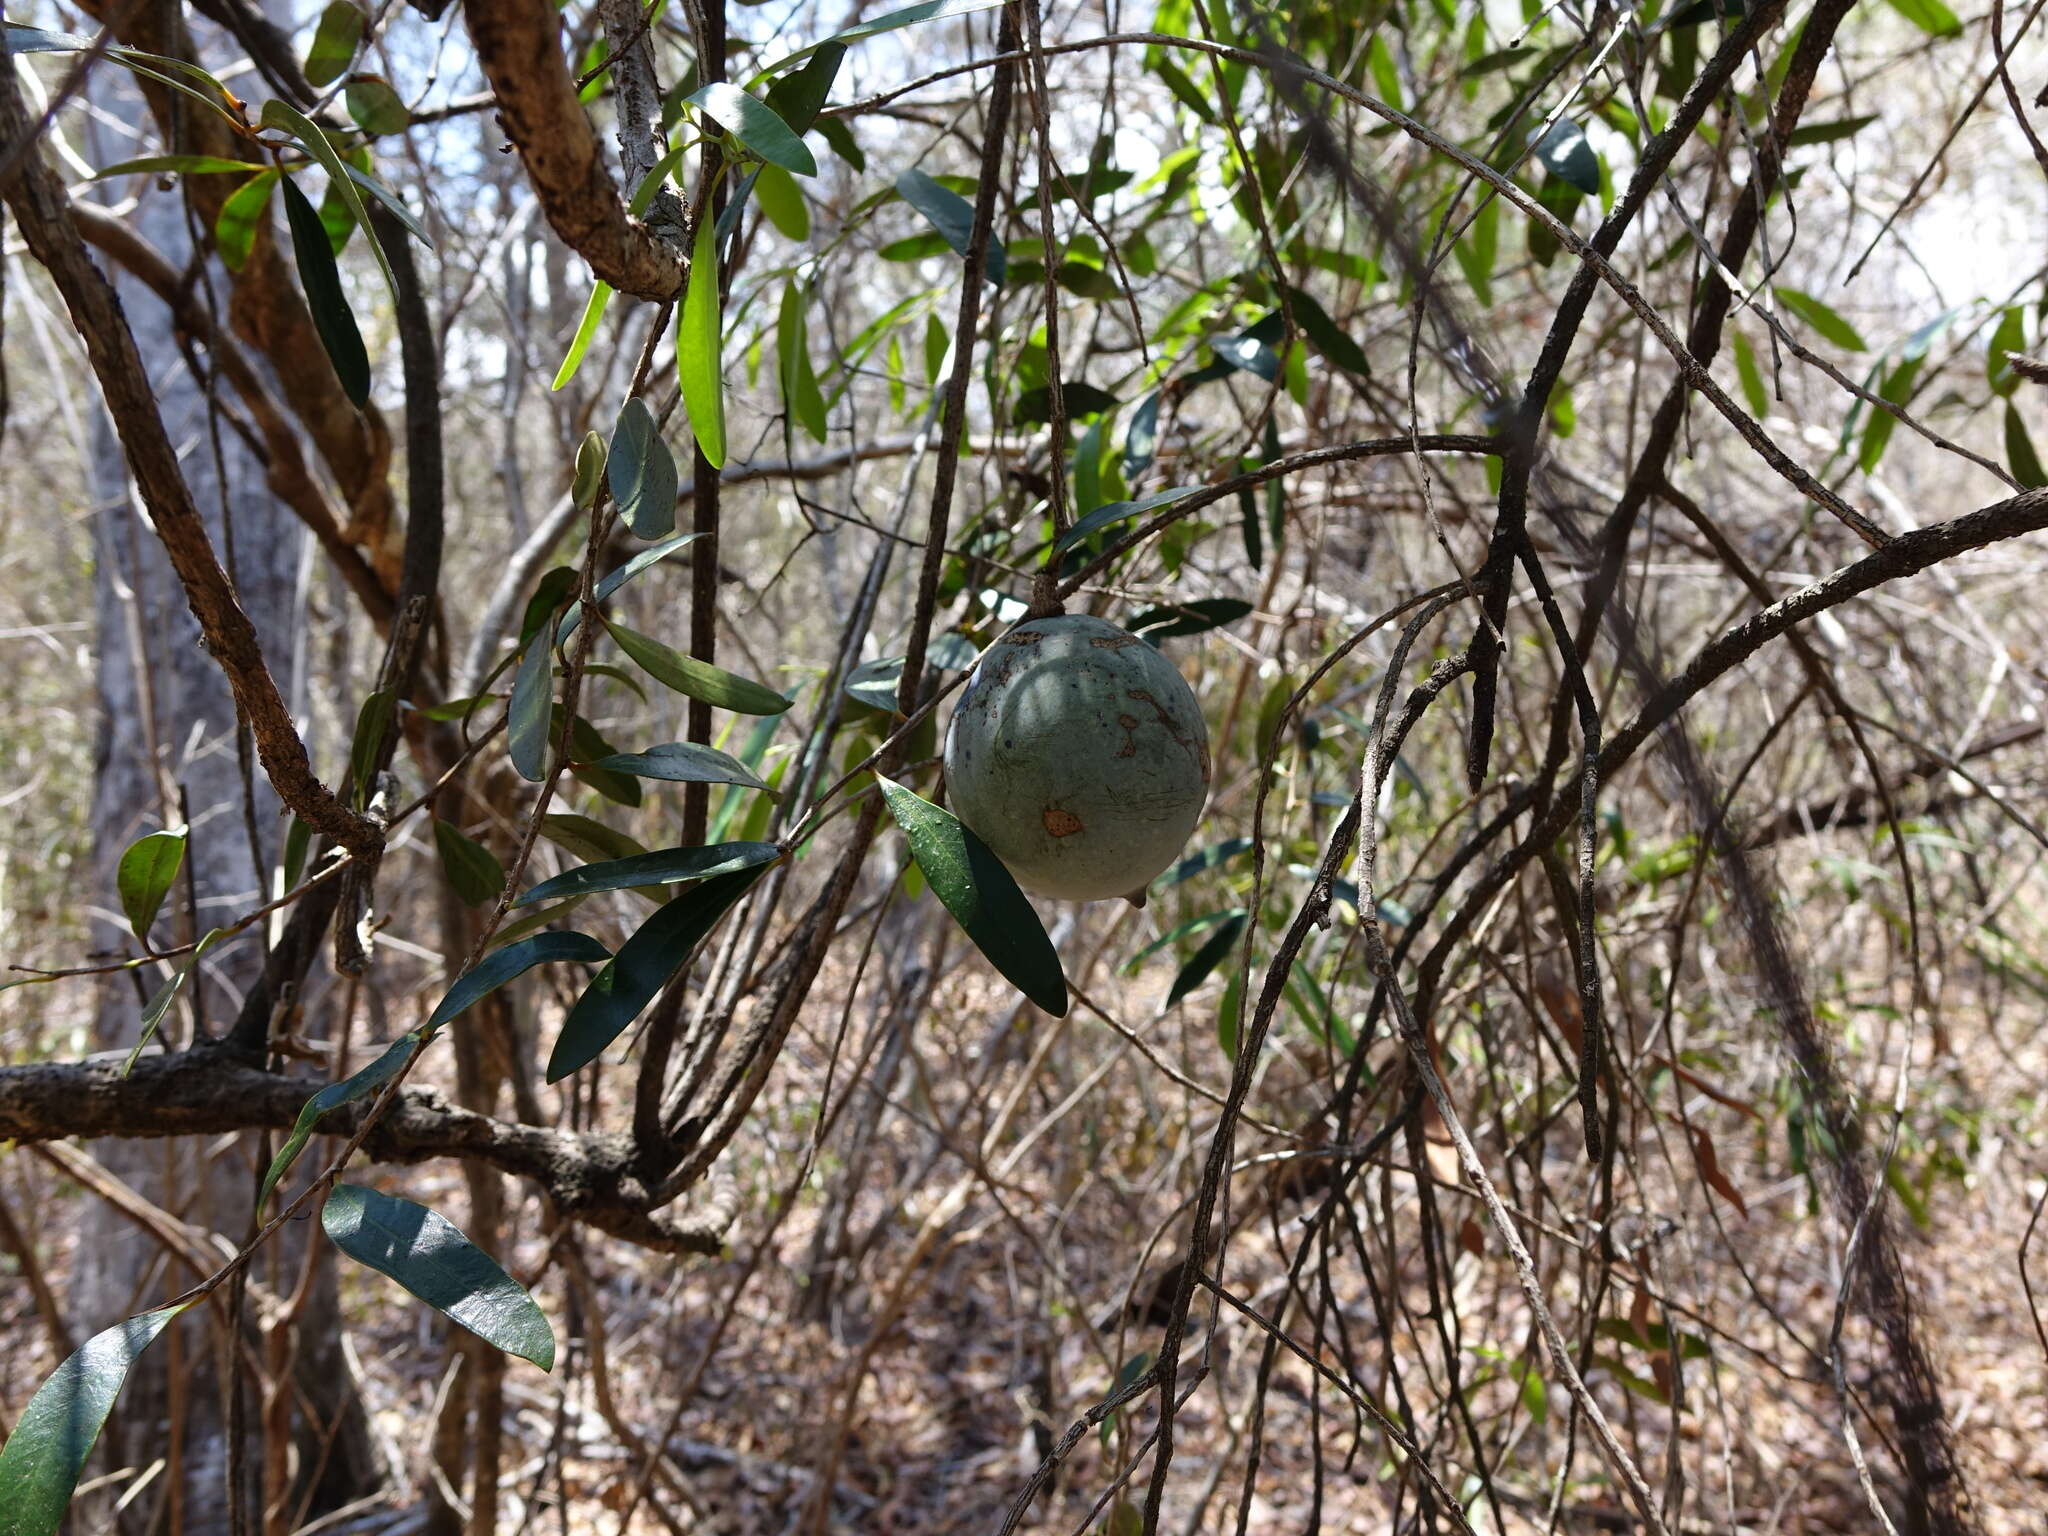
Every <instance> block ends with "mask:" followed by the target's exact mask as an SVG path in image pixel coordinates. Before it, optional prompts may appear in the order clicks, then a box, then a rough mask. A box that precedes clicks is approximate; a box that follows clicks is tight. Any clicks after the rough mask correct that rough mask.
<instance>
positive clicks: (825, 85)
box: [766, 42, 846, 133]
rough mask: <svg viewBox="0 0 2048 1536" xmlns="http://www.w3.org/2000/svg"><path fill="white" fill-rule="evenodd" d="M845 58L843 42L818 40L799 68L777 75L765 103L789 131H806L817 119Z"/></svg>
mask: <svg viewBox="0 0 2048 1536" xmlns="http://www.w3.org/2000/svg"><path fill="white" fill-rule="evenodd" d="M845 58H846V44H845V43H843V42H825V43H820V44H819V45H818V49H817V52H815V53H813V54H812V55H811V56H810V57H809V58H808V59H806V60H805V61H804V67H803V68H802V69H799V70H796V71H794V72H792V73H790V74H787V75H782V76H780V77H779V78H777V80H776V81H775V83H774V84H773V85H771V86H769V87H768V95H767V98H766V99H767V102H768V105H769V106H770V107H772V108H773V109H774V111H775V114H776V116H778V117H780V118H781V119H782V120H783V121H784V122H785V123H787V124H788V125H789V131H790V132H791V133H808V132H810V130H811V128H812V126H813V125H814V124H815V123H816V122H817V121H818V114H819V113H820V112H822V111H823V110H824V109H825V98H826V97H827V96H829V95H830V94H831V92H832V82H833V81H835V80H837V79H838V78H839V65H840V63H841V62H842V61H843V60H844V59H845Z"/></svg>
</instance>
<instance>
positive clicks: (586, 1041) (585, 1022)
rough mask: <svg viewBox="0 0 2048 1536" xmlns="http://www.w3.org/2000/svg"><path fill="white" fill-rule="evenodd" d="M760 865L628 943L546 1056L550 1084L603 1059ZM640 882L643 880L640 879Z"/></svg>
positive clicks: (667, 912)
mask: <svg viewBox="0 0 2048 1536" xmlns="http://www.w3.org/2000/svg"><path fill="white" fill-rule="evenodd" d="M763 867H764V865H762V864H757V865H754V866H752V867H751V868H745V869H739V870H735V871H733V872H732V873H730V874H723V875H716V876H713V877H712V878H710V879H708V880H706V881H705V882H704V883H703V884H702V885H698V886H694V887H692V888H691V889H690V890H689V891H687V892H686V893H684V894H683V895H681V896H678V897H677V898H676V899H675V900H674V901H671V902H669V903H668V904H667V905H666V906H664V907H663V908H661V910H660V911H658V912H656V913H655V914H654V915H653V916H652V917H650V918H648V919H647V921H646V922H644V923H642V924H641V925H640V928H639V930H638V931H637V932H636V933H635V934H634V935H633V937H631V938H630V939H628V940H626V942H625V943H624V944H622V945H620V946H619V952H618V954H617V955H616V956H614V957H613V959H612V962H611V964H609V965H607V966H606V967H605V968H604V969H603V970H601V971H599V972H598V973H597V975H596V976H595V977H594V978H592V980H591V983H590V985H589V986H588V987H585V988H584V989H583V995H582V996H581V997H579V998H577V999H576V1006H575V1007H574V1008H571V1009H570V1010H569V1017H568V1018H566V1019H564V1020H563V1021H562V1033H561V1034H560V1036H559V1037H557V1039H556V1040H555V1048H554V1051H553V1053H552V1054H550V1055H549V1057H548V1081H549V1082H551V1083H559V1082H560V1081H561V1080H562V1079H563V1078H565V1077H567V1076H568V1075H569V1074H570V1073H572V1072H576V1071H579V1070H581V1069H582V1068H584V1067H586V1066H588V1065H589V1064H590V1063H591V1062H593V1061H595V1060H596V1059H597V1058H598V1057H599V1056H600V1055H602V1054H603V1052H604V1049H605V1047H607V1046H608V1045H610V1044H611V1043H612V1042H613V1041H614V1040H616V1039H618V1037H619V1035H620V1034H621V1033H623V1032H624V1030H625V1028H626V1026H627V1025H628V1024H631V1023H632V1022H633V1020H634V1019H636V1018H638V1017H639V1015H640V1010H641V1009H642V1008H645V1007H646V1006H647V1005H648V1003H649V1002H651V1001H652V1000H653V998H654V994H655V993H657V992H659V991H660V990H661V989H662V988H663V987H664V986H666V985H667V984H668V979H669V977H671V976H673V975H674V974H675V973H676V971H677V970H678V969H679V968H680V967H681V966H682V965H683V964H684V963H685V962H686V961H687V960H688V959H689V958H690V953H691V951H692V950H694V949H695V948H696V947H697V945H698V944H699V943H701V942H702V941H703V939H704V936H705V935H706V934H708V933H710V932H711V930H712V928H713V927H714V926H715V925H716V924H717V922H718V920H719V919H720V918H721V917H723V916H725V914H726V912H727V910H728V909H730V908H731V906H732V904H733V903H734V902H736V901H738V900H739V899H740V897H741V896H743V895H745V894H746V892H747V890H748V889H749V888H750V887H751V886H752V885H753V883H754V882H755V881H756V880H758V879H760V878H761V872H762V869H763ZM643 878H644V877H643Z"/></svg>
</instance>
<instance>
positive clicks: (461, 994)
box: [425, 933, 612, 1034]
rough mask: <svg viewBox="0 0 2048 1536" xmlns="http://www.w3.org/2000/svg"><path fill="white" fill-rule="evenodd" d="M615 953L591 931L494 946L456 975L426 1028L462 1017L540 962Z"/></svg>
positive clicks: (583, 960)
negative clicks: (501, 947)
mask: <svg viewBox="0 0 2048 1536" xmlns="http://www.w3.org/2000/svg"><path fill="white" fill-rule="evenodd" d="M611 957H612V955H611V951H610V950H608V949H606V948H605V947H604V946H603V945H602V944H600V943H598V942H597V940H595V939H593V938H592V937H591V936H590V935H589V934H587V933H537V934H535V935H534V936H533V937H532V938H530V939H526V940H524V941H522V942H521V943H518V944H513V945H510V946H508V947H507V948H505V949H497V950H493V951H492V952H491V953H490V954H488V955H485V956H484V957H483V959H481V960H479V961H478V962H477V963H476V964H475V965H474V966H473V967H471V968H470V969H469V970H468V971H466V972H464V973H463V974H462V975H461V976H460V977H458V978H457V979H456V982H455V985H454V986H452V987H450V988H449V989H448V995H447V996H445V997H443V998H442V999H441V1006H440V1007H438V1008H436V1009H435V1010H434V1013H433V1016H432V1017H431V1018H429V1019H428V1020H427V1022H426V1026H425V1027H426V1032H427V1033H428V1034H432V1033H433V1032H434V1031H435V1030H437V1029H439V1028H440V1027H441V1026H442V1025H443V1024H446V1023H447V1022H449V1020H451V1019H454V1018H458V1017H460V1016H461V1014H462V1013H463V1012H464V1011H465V1010H466V1009H469V1008H471V1007H473V1006H475V1005H476V1004H477V1003H478V1002H479V1001H481V1000H482V999H483V998H485V997H488V996H489V995H490V994H491V993H493V992H495V991H497V990H498V988H500V987H502V986H504V985H505V983H506V982H508V981H510V980H512V979H513V978H514V977H516V976H520V975H523V974H525V973H526V972H527V971H530V970H532V969H533V968H534V967H535V966H536V965H551V964H553V963H554V962H556V961H558V960H574V961H577V962H578V963H580V964H583V965H602V964H604V963H605V962H606V961H608V960H610V959H611Z"/></svg>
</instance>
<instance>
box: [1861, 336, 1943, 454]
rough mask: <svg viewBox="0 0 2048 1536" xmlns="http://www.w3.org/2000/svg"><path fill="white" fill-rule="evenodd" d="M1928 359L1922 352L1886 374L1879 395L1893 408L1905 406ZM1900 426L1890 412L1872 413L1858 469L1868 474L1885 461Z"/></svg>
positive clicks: (1865, 431) (1866, 429) (1874, 411)
mask: <svg viewBox="0 0 2048 1536" xmlns="http://www.w3.org/2000/svg"><path fill="white" fill-rule="evenodd" d="M1925 360H1926V356H1925V354H1924V353H1923V354H1922V355H1921V356H1919V357H1909V358H1907V359H1906V360H1905V361H1904V362H1902V363H1900V364H1899V365H1898V366H1897V367H1896V368H1894V369H1892V371H1891V372H1890V373H1888V374H1886V375H1885V378H1884V382H1883V383H1881V384H1879V385H1878V388H1877V392H1878V394H1879V395H1880V396H1881V397H1882V398H1884V399H1886V400H1889V401H1891V402H1892V403H1893V404H1894V405H1904V404H1905V403H1906V401H1907V400H1908V398H1910V397H1911V395H1912V392H1913V381H1914V380H1915V379H1916V378H1918V377H1919V374H1920V365H1921V364H1922V363H1923V362H1924V361H1925ZM1898 424H1899V421H1898V418H1897V417H1896V416H1894V415H1892V413H1891V412H1890V411H1879V410H1873V411H1871V413H1870V424H1869V425H1868V426H1866V427H1865V428H1864V429H1863V446H1862V448H1861V450H1860V451H1859V452H1858V453H1857V455H1856V464H1857V467H1858V468H1859V469H1861V470H1862V471H1863V473H1865V474H1866V475H1867V474H1869V473H1870V472H1871V471H1872V470H1874V469H1876V468H1877V466H1878V463H1879V461H1880V460H1882V459H1883V458H1884V450H1885V445H1886V444H1887V443H1889V442H1890V441H1891V438H1892V431H1893V429H1894V428H1896V427H1897V426H1898Z"/></svg>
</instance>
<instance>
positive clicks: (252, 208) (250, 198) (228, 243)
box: [213, 171, 278, 272]
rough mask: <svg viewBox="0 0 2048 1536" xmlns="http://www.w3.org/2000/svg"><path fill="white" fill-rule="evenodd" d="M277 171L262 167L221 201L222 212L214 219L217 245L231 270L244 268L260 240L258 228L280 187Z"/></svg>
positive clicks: (214, 234)
mask: <svg viewBox="0 0 2048 1536" xmlns="http://www.w3.org/2000/svg"><path fill="white" fill-rule="evenodd" d="M277 182H278V173H277V172H276V171H258V172H257V173H256V174H255V175H254V176H251V177H250V178H249V179H248V180H247V181H245V182H243V183H242V184H241V185H240V186H239V187H237V188H235V190H234V191H232V192H230V193H229V194H228V196H227V199H226V201H224V202H223V203H222V204H221V205H220V212H219V213H218V214H216V215H215V216H214V220H213V244H214V249H215V250H217V251H219V252H220V259H221V261H222V262H224V263H225V264H226V266H227V269H228V270H229V271H230V272H239V271H241V270H242V264H243V263H244V262H246V261H247V260H248V259H249V251H250V248H251V247H252V246H254V245H255V243H256V231H257V230H258V229H260V228H261V227H262V224H263V214H264V210H265V209H267V208H269V206H270V195H271V193H273V192H275V191H276V190H277Z"/></svg>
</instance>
